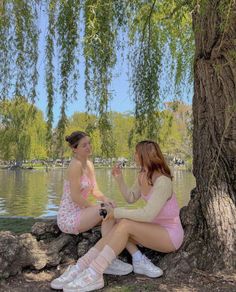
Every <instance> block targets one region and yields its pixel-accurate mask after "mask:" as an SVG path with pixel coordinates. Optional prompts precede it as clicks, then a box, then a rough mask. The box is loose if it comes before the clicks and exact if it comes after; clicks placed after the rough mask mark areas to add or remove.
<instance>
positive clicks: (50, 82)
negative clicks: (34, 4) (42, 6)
mask: <svg viewBox="0 0 236 292" xmlns="http://www.w3.org/2000/svg"><path fill="white" fill-rule="evenodd" d="M56 4H57V0H50V1H49V3H48V8H47V13H48V33H47V37H46V87H47V136H46V142H47V151H48V156H49V157H51V155H52V144H53V143H52V126H53V101H54V95H55V89H54V81H55V78H54V64H53V56H54V42H55V19H56Z"/></svg>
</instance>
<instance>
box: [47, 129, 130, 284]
mask: <svg viewBox="0 0 236 292" xmlns="http://www.w3.org/2000/svg"><path fill="white" fill-rule="evenodd" d="M65 139H66V141H67V142H68V144H69V146H70V148H71V150H72V152H73V157H72V159H71V161H70V164H69V167H68V169H67V174H66V177H65V181H64V192H63V195H62V199H61V203H60V207H59V210H58V214H57V224H58V227H59V228H60V230H61V231H62V232H64V233H69V234H79V233H81V232H85V231H87V230H89V229H91V228H92V227H94V226H96V225H98V224H100V223H101V222H102V219H101V216H100V215H99V209H100V204H93V203H91V202H90V201H89V200H88V197H89V195H90V194H91V195H93V196H94V197H95V198H96V199H97V200H99V201H100V202H103V203H104V204H105V205H107V206H111V207H114V202H113V201H112V200H110V199H109V198H107V197H106V196H104V194H103V193H102V192H101V191H100V190H99V188H98V185H97V182H96V177H95V171H94V166H93V163H92V162H91V161H90V160H89V156H90V155H91V153H92V149H91V144H90V138H89V136H88V134H86V133H85V132H81V131H75V132H73V133H72V134H71V135H69V136H67V137H66V138H65ZM112 226H113V222H102V227H101V229H102V235H103V236H104V235H106V234H107V233H108V232H109V230H110V229H111V228H112ZM131 271H132V266H131V265H129V264H126V263H123V262H122V261H120V260H118V259H115V260H114V261H113V262H112V264H111V265H110V267H109V268H108V269H107V270H106V273H107V274H115V275H117V274H118V275H125V274H128V273H130V272H131ZM77 273H78V266H77V265H72V266H69V267H68V269H67V270H66V271H65V272H64V273H63V274H62V275H61V276H60V277H58V278H57V279H54V280H53V281H52V282H51V288H53V289H62V288H63V286H64V285H65V284H66V283H68V282H70V281H71V280H72V279H73V278H74V276H75V275H77Z"/></svg>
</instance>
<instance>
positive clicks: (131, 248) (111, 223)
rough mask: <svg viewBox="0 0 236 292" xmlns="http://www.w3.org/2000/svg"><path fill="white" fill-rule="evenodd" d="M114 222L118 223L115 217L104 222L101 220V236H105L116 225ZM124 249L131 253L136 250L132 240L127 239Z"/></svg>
mask: <svg viewBox="0 0 236 292" xmlns="http://www.w3.org/2000/svg"><path fill="white" fill-rule="evenodd" d="M116 224H118V223H117V222H116V220H115V219H111V220H107V221H105V222H104V221H103V222H102V237H105V236H106V235H108V234H110V232H112V229H113V228H114V227H115V226H116ZM126 249H127V250H128V252H129V253H130V254H131V255H132V254H134V253H135V252H136V251H137V250H138V248H137V246H136V244H135V243H134V241H133V242H131V241H129V242H128V243H127V245H126Z"/></svg>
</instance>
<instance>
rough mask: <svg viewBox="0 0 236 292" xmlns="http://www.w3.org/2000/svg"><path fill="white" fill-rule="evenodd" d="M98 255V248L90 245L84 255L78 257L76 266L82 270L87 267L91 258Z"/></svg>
mask: <svg viewBox="0 0 236 292" xmlns="http://www.w3.org/2000/svg"><path fill="white" fill-rule="evenodd" d="M98 255H99V250H98V249H96V248H95V247H92V248H90V250H89V251H88V252H87V253H86V254H85V255H84V256H82V257H81V258H79V259H78V261H77V263H76V266H77V267H78V268H79V269H80V270H82V271H83V270H85V269H87V268H88V267H89V265H90V264H91V262H92V260H94V259H96V257H97V256H98Z"/></svg>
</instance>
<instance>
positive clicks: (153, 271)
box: [133, 255, 163, 278]
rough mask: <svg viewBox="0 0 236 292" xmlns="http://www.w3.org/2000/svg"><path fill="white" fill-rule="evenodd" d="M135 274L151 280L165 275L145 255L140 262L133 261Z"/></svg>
mask: <svg viewBox="0 0 236 292" xmlns="http://www.w3.org/2000/svg"><path fill="white" fill-rule="evenodd" d="M133 268H134V273H136V274H142V275H146V276H148V277H150V278H157V277H160V276H161V275H163V271H162V270H161V269H160V268H158V267H157V266H155V265H154V264H153V263H152V262H151V261H150V260H149V259H148V258H147V257H146V256H145V255H142V259H141V260H140V261H133Z"/></svg>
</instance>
